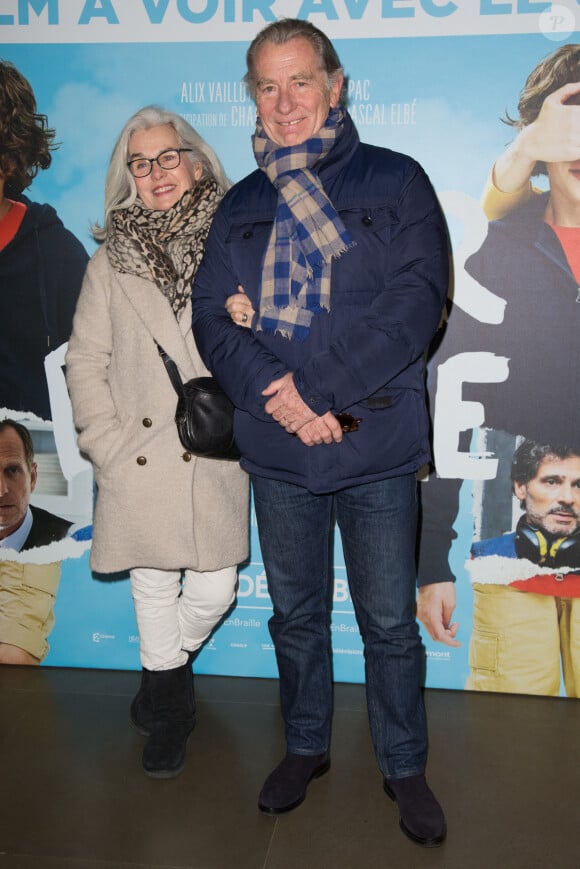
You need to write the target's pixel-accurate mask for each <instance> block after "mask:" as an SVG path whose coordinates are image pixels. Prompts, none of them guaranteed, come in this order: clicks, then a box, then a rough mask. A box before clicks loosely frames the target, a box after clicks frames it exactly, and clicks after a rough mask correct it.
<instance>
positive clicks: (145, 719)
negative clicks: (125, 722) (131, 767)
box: [131, 661, 195, 778]
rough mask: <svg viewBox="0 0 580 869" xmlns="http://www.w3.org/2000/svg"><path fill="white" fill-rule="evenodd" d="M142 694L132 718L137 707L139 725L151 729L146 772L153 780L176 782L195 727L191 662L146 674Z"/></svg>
mask: <svg viewBox="0 0 580 869" xmlns="http://www.w3.org/2000/svg"><path fill="white" fill-rule="evenodd" d="M145 674H146V675H145ZM139 694H141V698H140V699H138V698H139ZM139 694H138V695H137V697H136V698H135V700H134V701H133V704H132V707H131V713H132V718H133V707H135V717H136V718H137V721H138V722H139V723H140V724H141V723H145V726H147V725H149V726H150V736H149V740H148V741H147V744H146V746H145V748H144V750H143V769H144V770H145V772H146V773H147V775H149V776H151V777H152V778H173V777H174V776H176V775H178V774H179V773H180V772H181V770H182V769H183V765H184V763H185V749H186V745H187V740H188V738H189V735H190V733H191V732H192V730H193V728H194V727H195V700H194V696H193V675H192V672H191V665H190V663H189V661H188V662H187V663H186V664H183V666H181V667H176V668H174V669H173V670H146V671H144V678H143V680H142V683H141V690H140V692H139ZM136 726H137V725H136Z"/></svg>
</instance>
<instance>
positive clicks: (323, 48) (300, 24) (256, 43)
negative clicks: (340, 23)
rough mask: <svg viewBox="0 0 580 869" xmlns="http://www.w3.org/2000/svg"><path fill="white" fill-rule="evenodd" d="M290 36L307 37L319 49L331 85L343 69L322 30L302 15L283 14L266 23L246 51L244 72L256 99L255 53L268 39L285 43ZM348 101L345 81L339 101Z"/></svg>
mask: <svg viewBox="0 0 580 869" xmlns="http://www.w3.org/2000/svg"><path fill="white" fill-rule="evenodd" d="M291 39H306V40H308V42H310V44H311V45H312V47H313V48H314V51H315V52H316V54H317V56H318V59H319V61H320V68H321V69H322V70H324V72H325V73H326V75H327V78H328V85H329V86H330V85H331V84H332V83H333V81H335V79H336V77H337V76H338V75H341V74H342V72H343V69H342V64H341V62H340V59H339V57H338V54H337V53H336V49H335V48H334V46H333V44H332V42H331V41H330V39H329V38H328V36H326V34H325V33H323V32H322V30H319V29H318V27H315V26H314V24H311V23H310V21H302V20H301V19H300V18H281V19H280V20H279V21H274V22H273V23H272V24H268V26H267V27H264V29H263V30H261V31H260V32H259V33H258V35H257V36H256V37H255V38H254V40H253V42H252V43H251V45H250V47H249V48H248V50H247V52H246V66H247V70H248V71H247V72H246V75H245V76H244V82H245V83H246V86H247V88H248V91H249V93H250V96H251V97H252V99H253V100H254V101H255V99H256V87H257V85H258V82H257V81H256V54H257V52H258V50H259V49H260V48H261V47H262V45H264V43H266V42H271V43H273V44H274V45H284V44H285V43H287V42H290V40H291ZM345 101H346V86H345V84H343V87H342V91H341V94H340V102H341V103H344V102H345Z"/></svg>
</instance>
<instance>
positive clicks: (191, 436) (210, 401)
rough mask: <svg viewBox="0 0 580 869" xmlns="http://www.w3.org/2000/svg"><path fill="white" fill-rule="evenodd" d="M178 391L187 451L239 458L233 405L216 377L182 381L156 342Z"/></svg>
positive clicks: (178, 414)
mask: <svg viewBox="0 0 580 869" xmlns="http://www.w3.org/2000/svg"><path fill="white" fill-rule="evenodd" d="M157 347H158V349H159V355H160V356H161V358H162V359H163V362H164V364H165V367H166V369H167V373H168V374H169V379H170V380H171V383H172V384H173V388H174V389H175V391H176V393H177V407H176V410H175V424H176V426H177V433H178V435H179V440H180V441H181V443H182V444H183V446H184V447H185V449H186V450H189V452H190V453H193V454H194V455H195V456H201V457H202V458H204V459H228V460H231V461H238V459H239V458H240V451H239V450H238V448H237V446H236V442H235V439H234V405H233V404H232V402H231V401H230V400H229V398H228V397H227V395H226V394H225V392H224V391H223V389H222V388H221V387H220V386H219V384H218V382H217V380H215V378H213V377H194V378H193V379H192V380H188V381H187V383H183V381H182V380H181V377H180V376H179V371H178V370H177V365H176V364H175V362H174V361H173V359H172V358H171V357H170V356H168V355H167V353H166V352H165V350H164V349H163V347H161V346H160V345H159V344H158V345H157Z"/></svg>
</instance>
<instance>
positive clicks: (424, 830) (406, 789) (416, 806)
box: [383, 775, 447, 848]
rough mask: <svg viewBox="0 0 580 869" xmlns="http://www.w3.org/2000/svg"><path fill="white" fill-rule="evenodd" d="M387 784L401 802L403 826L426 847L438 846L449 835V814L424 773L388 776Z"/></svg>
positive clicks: (404, 831) (409, 834)
mask: <svg viewBox="0 0 580 869" xmlns="http://www.w3.org/2000/svg"><path fill="white" fill-rule="evenodd" d="M383 787H384V789H385V793H386V794H387V795H388V796H389V797H390V798H391V799H392V800H394V801H395V802H396V803H397V805H398V807H399V814H400V821H399V825H400V827H401V830H402V831H403V833H404V834H405V835H406V836H408V837H409V839H412V840H413V842H417V843H418V844H419V845H423V846H424V847H425V848H434V847H435V846H436V845H440V844H441V842H443V841H444V839H445V836H446V835H447V825H446V823H445V815H444V814H443V809H442V808H441V806H440V805H439V803H438V802H437V799H436V797H435V795H434V794H433V792H432V791H431V789H430V787H429V785H428V784H427V782H426V781H425V776H424V775H412V776H409V778H398V779H396V778H390V779H385V780H384V782H383Z"/></svg>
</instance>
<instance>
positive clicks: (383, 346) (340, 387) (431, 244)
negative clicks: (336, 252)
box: [193, 117, 449, 493]
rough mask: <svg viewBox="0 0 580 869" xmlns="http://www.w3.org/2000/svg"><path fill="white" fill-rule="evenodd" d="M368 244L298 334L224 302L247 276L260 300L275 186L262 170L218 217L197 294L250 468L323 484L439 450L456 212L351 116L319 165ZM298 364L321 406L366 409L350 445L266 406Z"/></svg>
mask: <svg viewBox="0 0 580 869" xmlns="http://www.w3.org/2000/svg"><path fill="white" fill-rule="evenodd" d="M317 169H318V173H319V176H320V179H321V181H322V184H323V186H324V189H325V191H326V193H327V194H328V196H329V197H330V199H331V201H332V203H333V204H334V207H335V208H336V209H337V211H338V212H339V214H340V216H341V218H342V220H343V222H344V224H345V225H346V227H347V229H348V231H349V232H350V234H351V236H352V237H353V239H354V240H355V241H356V246H355V247H353V248H352V249H350V250H349V251H348V252H347V253H346V254H344V255H343V256H342V257H341V258H340V259H339V260H337V261H335V262H334V263H333V267H332V290H331V311H330V312H329V313H326V312H325V313H322V314H318V315H317V316H315V317H314V318H313V321H312V325H311V328H310V332H309V335H308V338H307V339H306V340H305V341H302V342H300V341H291V340H288V339H286V338H283V337H281V336H280V335H273V334H265V333H263V332H257V333H256V332H253V331H252V330H250V329H245V328H241V327H240V326H237V325H235V324H234V323H233V322H232V321H231V320H230V318H229V316H228V314H227V312H226V310H225V308H224V303H225V300H226V298H227V296H229V295H230V294H232V293H234V292H236V291H237V286H238V284H241V285H242V286H243V287H244V290H245V291H246V293H247V294H248V296H249V297H250V299H251V301H252V304H253V306H254V308H255V309H256V310H257V309H258V307H259V298H258V293H259V287H260V271H261V263H262V259H263V256H264V250H265V248H266V246H267V243H268V239H269V236H270V231H271V228H272V222H273V219H274V216H275V211H276V201H277V194H276V190H275V188H274V187H273V185H272V184H271V183H270V181H269V180H268V178H267V177H266V175H265V174H264V173H263V172H262V171H261V170H258V171H256V172H254V173H252V174H251V175H249V176H248V177H247V178H245V179H244V180H243V181H241V182H240V183H239V184H236V185H235V186H234V187H233V188H232V189H231V190H230V191H229V192H228V194H227V195H226V197H225V198H224V200H223V202H222V204H221V206H220V208H219V209H218V212H217V214H216V216H215V218H214V222H213V225H212V229H211V231H210V235H209V237H208V241H207V246H206V253H205V258H204V260H203V263H202V265H201V266H200V268H199V270H198V272H197V276H196V280H195V285H194V290H193V328H194V334H195V338H196V341H197V344H198V347H199V350H200V353H201V355H202V357H203V359H204V361H205V363H206V365H207V366H208V367H209V368H210V369H211V370H212V371H213V372H214V374H215V376H216V378H217V379H218V380H219V382H220V383H221V384H222V386H223V388H224V389H225V390H226V392H227V393H228V395H229V396H230V397H231V398H232V400H233V401H234V403H235V405H236V407H237V408H238V410H237V413H236V439H237V442H238V444H239V446H240V449H241V452H242V455H243V458H242V465H243V467H244V468H245V469H246V470H248V471H249V472H251V473H255V474H257V475H258V476H264V477H270V478H273V479H278V480H283V481H286V482H290V483H295V484H297V485H300V486H303V487H305V488H307V489H309V490H310V491H312V492H314V493H323V492H332V491H336V490H338V489H341V488H344V487H346V486H353V485H356V484H359V483H366V482H371V481H373V480H380V479H384V478H386V477H391V476H397V475H400V474H404V473H408V472H412V471H415V470H416V469H417V468H418V467H420V466H421V465H422V464H424V463H425V462H426V461H427V460H428V458H429V439H428V431H429V420H428V414H427V409H426V401H425V388H424V358H423V357H424V352H425V349H426V347H427V345H428V344H429V342H430V340H431V338H432V337H433V334H434V332H435V330H436V328H437V325H438V323H439V319H440V316H441V310H442V305H443V302H444V299H445V296H446V293H447V284H448V263H449V257H448V245H447V236H446V231H445V225H444V220H443V217H442V214H441V210H440V208H439V205H438V202H437V199H436V197H435V194H434V192H433V189H432V187H431V184H430V182H429V180H428V179H427V177H426V175H425V173H424V172H423V170H422V169H421V167H420V166H419V165H418V164H417V163H416V162H415V161H413V160H411V159H410V158H409V157H406V156H404V155H402V154H397V153H394V152H392V151H388V150H385V149H382V148H376V147H372V146H370V145H364V144H361V143H360V142H359V139H358V135H357V133H356V130H355V128H354V125H353V124H352V121H351V120H350V118H348V117H347V123H346V125H345V131H344V134H343V135H342V136H341V137H340V138H339V140H338V141H337V143H336V144H335V146H334V147H333V149H332V150H331V152H330V153H329V154H328V156H327V157H326V158H325V159H324V161H323V162H322V163H321V164H319V165H318V167H317ZM288 371H292V372H294V381H295V384H296V386H297V388H298V391H299V393H300V395H301V396H302V398H303V399H304V401H306V402H307V403H308V404H309V405H310V406H311V407H312V409H313V410H314V411H315V412H316V413H317V414H323V413H325V412H326V411H328V410H331V411H333V412H337V411H342V410H345V411H348V412H350V413H352V414H353V415H354V416H356V417H360V418H361V419H362V422H361V425H360V429H359V431H357V432H353V433H350V434H345V435H344V437H343V441H342V443H341V444H330V445H326V444H323V445H320V446H314V447H306V446H304V445H303V444H302V443H301V441H300V440H299V439H298V438H296V437H292V436H291V435H289V434H288V433H287V432H285V431H284V429H283V428H282V427H281V426H280V425H278V423H276V422H274V421H273V420H272V418H271V417H270V416H269V415H268V414H267V413H266V412H265V411H264V405H265V403H266V399H265V398H264V397H263V396H262V395H261V393H262V390H263V389H265V388H266V387H267V386H268V385H269V384H270V383H271V382H272V380H274V379H276V378H279V377H281V376H283V375H284V374H286V373H287V372H288Z"/></svg>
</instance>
